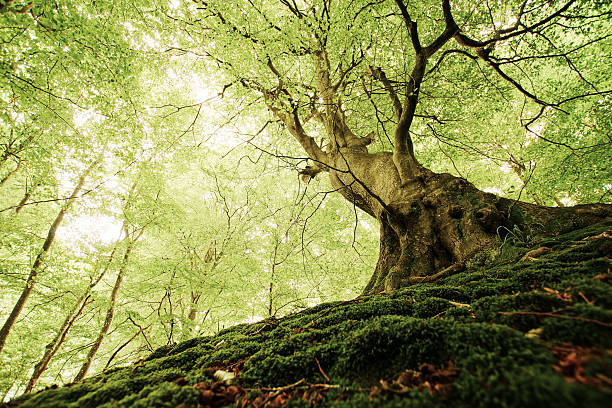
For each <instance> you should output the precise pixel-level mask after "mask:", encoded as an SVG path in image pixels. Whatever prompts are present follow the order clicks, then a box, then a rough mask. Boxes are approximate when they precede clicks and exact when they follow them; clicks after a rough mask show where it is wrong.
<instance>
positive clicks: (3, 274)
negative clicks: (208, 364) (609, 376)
mask: <svg viewBox="0 0 612 408" xmlns="http://www.w3.org/2000/svg"><path fill="white" fill-rule="evenodd" d="M611 16H612V5H611V4H609V2H606V1H587V0H568V1H557V0H516V1H514V0H511V1H510V0H509V1H492V0H488V1H484V2H470V1H461V0H453V1H448V0H431V1H430V0H426V1H406V0H395V1H391V0H374V1H367V2H366V1H355V0H312V1H310V0H239V1H236V2H226V1H218V0H206V1H204V0H195V1H182V0H170V1H156V0H147V1H140V2H132V1H125V0H122V1H107V0H95V1H94V0H86V1H80V2H71V1H65V0H56V1H47V0H32V1H30V0H28V1H24V0H4V1H0V28H1V30H0V41H1V43H2V46H1V48H0V288H1V289H2V295H1V297H0V299H1V304H0V315H1V316H2V321H1V323H3V324H4V326H3V327H2V329H1V330H0V361H1V362H2V364H1V366H2V367H1V368H0V395H1V396H2V398H3V399H5V398H10V397H12V396H14V395H17V394H19V393H22V392H24V391H26V390H27V391H31V390H32V389H36V388H42V387H44V386H45V385H49V384H52V383H57V382H62V383H63V382H70V381H72V380H73V379H75V378H76V379H80V378H82V377H83V376H84V375H86V374H87V373H90V372H97V371H100V370H103V369H105V368H108V367H113V366H115V365H121V364H124V363H126V362H133V361H136V360H138V359H139V358H142V357H143V356H144V355H146V354H148V353H150V352H151V351H153V350H154V349H155V348H157V347H159V346H162V345H169V344H173V343H174V342H176V341H179V340H185V339H189V338H192V337H194V336H198V335H202V334H213V333H216V332H217V331H219V330H220V329H222V328H224V327H227V326H230V325H232V324H235V323H242V322H253V321H256V320H260V319H263V318H269V317H273V316H281V315H285V314H288V313H292V312H296V311H299V310H302V309H304V308H307V307H310V306H313V305H316V304H319V303H321V302H324V301H329V300H346V299H350V298H354V297H355V296H357V295H359V294H360V293H362V292H364V288H365V292H368V293H379V292H383V291H387V292H389V291H391V290H395V289H397V288H398V287H402V286H406V285H409V284H413V283H418V282H424V281H432V280H434V279H437V278H438V277H440V276H441V275H440V274H444V273H451V272H454V271H458V270H460V269H462V268H464V267H465V265H466V262H469V260H470V259H472V257H473V256H474V255H475V254H476V253H477V252H478V251H480V250H482V249H492V248H499V246H500V245H503V243H505V242H507V241H508V240H515V241H527V240H528V239H530V238H533V237H535V236H543V235H546V234H548V235H550V234H555V233H558V232H561V231H562V230H563V231H565V230H568V229H569V228H575V227H577V226H584V225H586V224H589V223H592V222H594V221H598V220H601V219H603V218H605V217H607V216H609V215H610V208H609V207H610V206H609V205H608V204H606V203H609V202H610V201H611V200H610V191H611V188H612V184H611V181H610V180H611V177H610V176H611V173H610V170H609V169H611V168H612V154H611V153H612V149H611V148H610V146H611V139H610V134H611V128H612V123H611V120H612V115H611V114H610V112H611V109H612V99H611V92H612V79H611V78H610V75H609V72H612V66H611V65H612V61H611V60H610V57H609V56H610V55H611V52H612V41H611V38H612V25H611V24H610V18H611ZM323 175H326V177H323ZM574 205H583V206H582V207H576V208H574V207H572V206H574ZM494 252H495V251H492V253H494Z"/></svg>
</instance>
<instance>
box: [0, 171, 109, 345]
mask: <svg viewBox="0 0 612 408" xmlns="http://www.w3.org/2000/svg"><path fill="white" fill-rule="evenodd" d="M99 164H100V159H97V160H95V161H94V162H93V163H92V164H91V165H90V166H89V167H88V168H87V169H85V170H84V171H83V173H82V174H81V175H80V177H79V180H78V181H77V184H76V186H75V187H74V190H72V194H70V197H68V199H67V200H66V203H65V204H64V205H63V206H62V207H61V208H60V210H59V212H58V214H57V217H55V220H54V221H53V223H52V224H51V227H50V228H49V231H48V232H47V238H46V239H45V242H44V243H43V246H42V249H41V250H40V252H39V253H38V255H37V256H36V259H35V260H34V264H33V265H32V268H31V269H30V273H29V274H28V277H27V279H26V283H25V286H24V288H23V291H22V292H21V296H19V299H17V302H15V306H13V310H12V311H11V313H10V314H9V316H8V317H7V319H6V322H4V325H3V326H2V328H1V329H0V351H2V349H3V348H4V345H5V344H6V339H7V337H8V335H9V334H10V332H11V329H12V328H13V325H14V324H15V321H16V320H17V318H18V317H19V315H20V314H21V311H22V310H23V307H24V306H25V303H26V301H27V300H28V298H29V297H30V294H31V293H32V290H33V289H34V285H35V284H36V280H37V278H38V273H39V272H40V270H41V269H42V266H43V262H44V260H45V257H46V256H47V253H48V252H49V248H51V245H52V244H53V241H54V240H55V235H56V233H57V229H58V228H59V226H60V224H61V223H62V220H63V219H64V216H65V215H66V212H67V211H68V210H69V209H70V206H71V205H72V203H73V202H74V201H75V200H76V199H77V197H78V195H79V192H80V191H81V189H82V188H83V185H84V184H85V180H86V178H87V177H88V176H89V175H90V173H91V172H92V171H93V170H95V169H96V167H98V165H99Z"/></svg>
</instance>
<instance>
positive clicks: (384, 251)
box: [330, 149, 612, 294]
mask: <svg viewBox="0 0 612 408" xmlns="http://www.w3.org/2000/svg"><path fill="white" fill-rule="evenodd" d="M330 178H331V181H332V185H333V186H334V187H335V188H338V189H339V191H340V193H341V194H342V195H343V196H344V197H345V198H346V199H347V200H349V201H350V202H352V203H354V205H356V206H357V207H359V208H361V209H362V210H364V211H365V212H367V213H368V214H370V215H372V216H373V217H375V218H376V219H377V220H378V222H379V223H380V253H379V259H378V263H377V265H376V269H375V271H374V274H373V276H372V278H371V279H370V281H369V283H368V285H367V286H366V288H365V290H364V293H366V294H373V293H380V292H383V291H390V290H394V289H397V288H399V287H402V286H406V285H411V284H414V283H419V282H426V281H431V280H432V279H433V278H432V277H434V276H437V275H436V273H438V272H440V271H442V270H445V269H446V268H449V267H453V268H455V269H456V268H460V267H461V265H463V264H464V262H465V261H466V260H468V259H469V258H470V257H471V256H473V255H474V254H475V253H476V252H479V251H481V250H483V249H486V248H491V247H493V246H494V245H496V244H499V239H500V238H503V237H504V236H506V235H507V234H509V233H510V232H513V233H517V232H518V233H520V234H523V235H524V236H529V237H536V236H546V235H553V234H558V233H561V232H563V231H568V230H571V229H574V228H577V227H579V226H584V225H588V224H590V223H593V222H597V221H601V220H603V219H605V218H607V217H610V216H611V215H612V206H610V205H605V204H593V205H582V206H576V207H567V208H558V207H543V206H537V205H533V204H528V203H524V202H518V201H514V200H508V199H505V198H500V197H497V196H495V195H493V194H489V193H485V192H483V191H480V190H478V189H477V188H475V187H474V186H473V185H472V184H471V183H469V182H468V181H467V180H465V179H462V178H459V177H455V176H452V175H450V174H447V173H442V174H437V173H434V172H432V171H430V170H428V169H425V168H422V167H421V168H420V169H418V174H409V175H408V177H407V179H408V180H409V181H408V182H404V183H402V182H401V181H400V177H399V174H398V172H397V170H396V168H395V166H394V165H393V157H392V154H391V153H376V154H370V153H367V152H365V151H364V150H361V151H351V150H348V149H344V150H343V149H341V150H340V151H339V153H338V155H337V157H336V158H335V162H334V170H330Z"/></svg>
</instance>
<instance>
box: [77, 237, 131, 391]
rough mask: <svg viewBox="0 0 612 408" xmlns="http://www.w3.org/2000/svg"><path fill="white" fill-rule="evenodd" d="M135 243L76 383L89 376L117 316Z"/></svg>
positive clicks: (128, 253)
mask: <svg viewBox="0 0 612 408" xmlns="http://www.w3.org/2000/svg"><path fill="white" fill-rule="evenodd" d="M128 239H129V237H128ZM134 242H135V240H134V239H129V241H128V245H127V248H126V249H125V255H124V256H123V262H122V263H121V268H120V269H119V274H118V275H117V280H115V285H114V286H113V290H112V292H111V297H110V304H109V306H108V309H107V310H106V318H105V319H104V323H103V324H102V327H101V328H100V332H99V334H98V338H96V341H95V342H94V343H93V344H92V345H91V348H90V349H89V353H87V358H86V359H85V362H84V363H83V365H82V366H81V369H80V370H79V372H78V373H77V375H76V376H75V377H74V382H77V381H81V380H82V379H83V378H84V377H85V375H87V372H88V371H89V368H90V367H91V363H92V362H93V359H94V357H95V356H96V353H97V352H98V350H99V349H100V346H101V345H102V342H103V341H104V338H105V337H106V334H107V333H108V330H109V329H110V326H111V323H112V322H113V317H114V316H115V304H116V303H117V294H118V293H119V288H120V287H121V283H122V282H123V277H124V276H125V272H126V270H127V265H128V262H129V260H130V254H131V252H132V247H133V246H134Z"/></svg>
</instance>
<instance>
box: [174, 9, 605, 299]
mask: <svg viewBox="0 0 612 408" xmlns="http://www.w3.org/2000/svg"><path fill="white" fill-rule="evenodd" d="M611 11H612V9H611V7H610V5H609V4H603V3H600V2H586V1H575V0H569V1H566V2H559V1H555V0H545V1H528V0H524V1H523V0H522V1H510V2H498V3H496V4H490V2H478V4H476V3H473V2H461V1H453V2H452V4H451V2H450V1H449V0H439V1H438V0H436V1H428V2H418V3H417V2H410V3H408V4H407V3H405V2H404V1H403V0H396V1H395V2H390V1H385V0H380V1H373V2H368V3H366V4H364V3H362V2H354V1H330V0H321V1H293V0H291V1H289V0H278V1H273V2H269V1H244V2H238V4H234V3H232V4H231V5H228V4H226V3H225V2H222V1H214V0H213V1H195V2H194V3H190V4H186V5H183V6H182V7H180V8H176V9H170V10H165V11H164V12H165V13H166V15H168V16H170V17H171V20H172V21H174V22H175V23H176V24H177V26H178V28H180V30H182V31H183V32H186V33H187V35H185V36H183V37H178V38H179V39H180V40H177V38H176V37H175V38H174V40H175V44H176V43H178V46H175V47H173V49H174V50H181V52H183V53H184V52H186V50H188V51H190V52H191V53H193V54H196V55H201V56H205V57H206V58H208V59H209V60H210V61H212V62H214V63H215V64H217V66H218V67H219V68H220V69H222V70H223V72H224V74H225V76H226V77H227V78H230V81H231V82H230V83H229V84H228V85H226V86H225V87H224V91H225V90H226V89H227V88H230V87H231V89H233V90H234V95H238V96H240V97H241V98H246V99H248V100H249V102H259V103H261V104H263V105H265V107H266V108H267V110H268V112H270V113H271V115H272V119H271V120H275V121H280V122H281V123H282V124H283V125H284V126H285V128H286V129H287V131H288V133H289V134H290V135H291V136H292V137H293V139H295V140H296V141H297V142H298V143H299V145H300V146H301V148H302V151H303V152H304V153H306V155H307V158H308V159H310V160H311V162H312V163H313V164H312V165H310V166H307V167H306V168H304V169H302V170H301V173H302V175H303V176H304V177H305V178H306V179H310V178H312V177H314V176H316V175H317V174H318V173H321V172H324V173H328V175H329V178H330V180H331V183H332V185H333V186H334V188H335V189H336V190H337V191H338V192H339V193H340V194H342V196H343V197H344V198H345V199H346V200H348V201H349V202H350V203H352V204H353V205H355V206H357V207H359V208H360V209H361V210H363V211H365V212H366V213H367V214H369V215H370V216H372V217H374V218H376V220H377V221H378V222H379V224H380V253H379V258H378V263H377V265H376V269H375V272H374V274H373V276H372V278H371V280H370V282H369V283H368V285H367V287H366V289H365V292H366V293H376V292H381V291H383V290H391V289H395V288H397V287H400V286H402V285H406V284H413V283H417V282H423V281H431V280H433V279H436V278H437V277H439V276H441V275H442V274H444V273H446V272H448V271H451V270H457V269H460V268H462V266H463V264H464V262H465V261H466V260H467V259H469V258H470V257H471V256H472V255H473V254H474V253H476V252H477V251H479V250H482V249H483V248H486V247H490V246H492V245H494V244H495V242H497V240H498V239H499V238H500V237H501V238H503V237H504V236H505V235H506V234H508V232H509V231H513V230H514V231H520V232H519V233H520V234H524V235H530V236H533V235H538V234H552V233H557V232H559V231H562V230H564V229H568V228H574V227H576V226H577V225H583V224H585V223H590V222H593V221H595V220H598V219H601V218H604V217H607V216H609V215H610V214H611V209H610V206H609V205H605V204H591V205H581V206H576V207H571V208H557V207H555V208H553V207H546V206H542V205H537V204H532V203H527V202H523V201H519V200H518V199H508V198H504V197H499V196H496V195H494V194H491V193H487V192H485V191H482V190H481V189H478V188H476V187H475V186H474V184H472V183H471V182H470V181H468V180H466V179H465V178H463V177H460V176H459V175H452V174H450V173H446V172H435V171H433V170H432V169H431V168H432V167H441V166H440V165H439V164H437V163H435V160H432V158H435V157H436V155H439V153H440V152H443V153H445V154H446V151H445V149H455V151H460V152H461V151H463V154H465V153H466V152H468V153H470V151H472V153H476V157H478V158H479V159H482V158H483V157H484V158H487V157H490V158H491V160H495V156H496V155H497V153H499V151H500V150H501V149H502V148H501V147H498V148H496V147H495V145H496V144H497V145H499V146H505V145H506V144H507V143H500V140H501V141H503V140H504V139H508V140H511V141H513V142H514V143H515V144H517V142H520V141H521V140H522V143H523V145H525V144H527V141H530V140H531V141H532V142H533V143H536V144H538V149H539V150H542V149H550V150H554V151H555V154H556V155H558V158H557V160H556V162H557V166H558V163H559V162H563V161H565V162H567V163H571V162H572V161H573V160H576V158H579V157H582V159H581V160H585V158H586V157H589V158H591V157H593V156H591V155H592V154H593V153H594V152H599V153H601V152H602V151H603V152H608V155H607V156H609V146H610V140H609V139H606V137H605V136H604V134H601V133H599V132H600V131H601V130H604V131H605V130H609V123H607V124H602V121H603V122H606V121H605V119H603V120H602V119H600V118H597V117H590V118H589V117H575V116H573V115H570V113H569V112H571V111H579V112H580V111H582V112H584V111H588V110H589V109H591V108H593V109H594V107H595V106H598V105H599V106H601V107H600V109H602V110H603V111H605V112H609V109H610V99H609V94H610V91H609V90H607V89H610V83H609V82H610V81H609V80H608V79H606V74H605V72H607V70H609V69H610V67H609V66H608V65H607V63H608V62H607V61H606V62H604V61H600V60H596V59H594V58H593V55H596V54H597V53H598V52H605V50H608V51H609V41H607V39H608V38H609V37H610V35H612V33H611V32H610V25H609V18H610V16H611V15H612V14H611ZM417 21H418V24H417ZM193 39H196V41H197V44H196V43H195V42H194V41H193ZM561 76H563V77H562V78H561ZM589 107H591V108H589ZM502 113H503V114H502ZM487 115H488V116H489V117H490V118H496V119H499V118H500V117H504V122H506V121H507V122H509V124H507V125H506V123H504V126H499V124H497V125H495V124H493V123H491V119H489V118H487ZM508 117H512V119H513V120H514V122H515V123H518V126H517V124H513V123H514V122H513V121H511V120H510V119H509V118H508ZM388 129H392V136H388ZM520 129H522V131H521V130H520ZM508 133H514V135H513V138H511V137H510V136H509V135H508ZM582 135H585V136H587V137H586V139H585V140H581V139H582ZM434 141H435V142H438V144H439V143H440V142H441V143H442V144H444V147H445V148H442V147H440V148H439V149H436V148H432V145H433V143H432V142H434ZM480 146H484V148H480ZM601 149H603V150H601ZM518 150H519V151H521V152H523V151H524V152H525V153H527V152H528V149H524V150H521V149H520V148H519V149H518ZM559 152H561V153H559ZM539 155H540V156H541V155H542V153H539ZM533 156H534V157H536V155H535V154H533ZM472 157H474V156H472ZM449 160H450V161H451V162H452V155H451V157H450V158H449ZM502 160H507V157H506V158H505V159H502ZM526 160H527V161H529V160H528V159H526ZM453 166H455V163H454V162H453ZM455 170H456V171H455V173H458V171H459V170H458V169H456V168H455ZM548 180H554V176H549V177H548ZM557 182H558V180H557ZM525 183H526V181H525ZM595 183H598V186H599V187H597V188H598V189H599V191H600V192H601V191H602V189H603V191H606V190H605V189H606V187H604V184H605V183H606V181H605V178H604V179H602V178H599V179H597V181H595ZM523 187H524V186H523ZM521 192H522V189H521ZM519 194H520V193H519ZM553 195H554V194H553ZM589 195H590V196H591V197H592V193H589ZM551 197H552V195H551Z"/></svg>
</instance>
